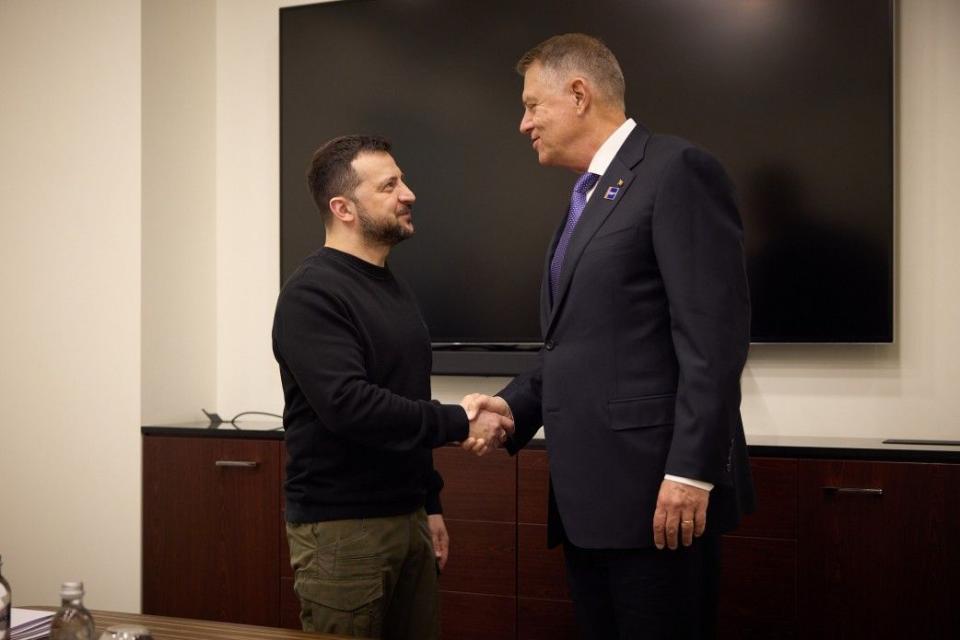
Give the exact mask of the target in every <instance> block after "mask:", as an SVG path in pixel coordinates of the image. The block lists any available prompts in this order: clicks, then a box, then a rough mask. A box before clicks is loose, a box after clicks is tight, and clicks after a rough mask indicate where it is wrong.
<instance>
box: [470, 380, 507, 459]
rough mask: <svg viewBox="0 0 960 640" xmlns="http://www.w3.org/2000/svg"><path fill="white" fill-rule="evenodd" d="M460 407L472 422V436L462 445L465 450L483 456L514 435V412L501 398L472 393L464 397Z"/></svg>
mask: <svg viewBox="0 0 960 640" xmlns="http://www.w3.org/2000/svg"><path fill="white" fill-rule="evenodd" d="M460 406H461V407H463V410H464V411H466V412H467V419H468V420H469V421H470V436H469V437H468V438H467V439H466V440H464V441H463V442H462V443H460V446H461V447H463V448H464V450H466V451H472V452H474V453H475V454H477V455H478V456H482V455H483V454H485V453H487V452H488V451H490V450H491V449H496V448H497V447H499V446H500V445H501V444H503V443H504V442H506V441H507V438H508V437H510V436H511V435H512V434H513V431H514V424H513V412H512V411H510V407H509V406H508V405H507V401H506V400H504V399H503V398H501V397H500V396H486V395H483V394H481V393H471V394H470V395H467V396H464V398H463V400H461V401H460Z"/></svg>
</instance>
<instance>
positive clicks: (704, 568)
mask: <svg viewBox="0 0 960 640" xmlns="http://www.w3.org/2000/svg"><path fill="white" fill-rule="evenodd" d="M563 550H564V555H565V558H566V564H567V579H568V581H569V583H570V592H571V594H572V596H573V602H574V608H575V610H576V615H577V624H578V625H579V627H580V632H581V637H583V638H585V639H588V640H594V639H595V640H616V639H619V640H635V639H639V638H642V639H644V640H648V639H649V640H701V639H703V638H713V637H715V635H716V619H717V596H718V593H719V578H720V537H719V536H717V535H709V534H706V535H704V536H703V537H701V538H697V539H695V540H694V543H693V545H692V546H690V547H683V546H682V545H681V546H680V547H678V548H677V550H676V551H671V550H669V549H663V550H658V549H656V548H653V547H651V548H649V549H581V548H579V547H575V546H574V545H572V544H571V543H570V542H569V541H565V542H564V546H563Z"/></svg>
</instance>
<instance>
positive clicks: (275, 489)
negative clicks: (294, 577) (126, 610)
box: [143, 436, 280, 625]
mask: <svg viewBox="0 0 960 640" xmlns="http://www.w3.org/2000/svg"><path fill="white" fill-rule="evenodd" d="M279 446H280V443H278V442H271V441H256V440H226V439H199V438H173V437H159V436H151V437H147V438H144V440H143V611H144V613H152V614H158V615H172V616H180V617H189V618H201V619H206V620H225V621H231V622H242V623H248V624H262V625H276V624H277V622H278V621H279V611H278V608H279V585H280V575H279V568H278V563H277V558H278V557H279V555H280V550H279V547H278V542H279V539H278V537H277V535H276V531H277V529H276V517H277V514H278V513H279V511H280V502H279V501H280V482H279V479H280V472H279V469H278V464H279V454H278V447H279ZM217 460H233V461H254V462H256V463H257V466H256V467H255V468H242V467H218V466H215V462H216V461H217ZM254 602H255V603H257V606H250V603H254Z"/></svg>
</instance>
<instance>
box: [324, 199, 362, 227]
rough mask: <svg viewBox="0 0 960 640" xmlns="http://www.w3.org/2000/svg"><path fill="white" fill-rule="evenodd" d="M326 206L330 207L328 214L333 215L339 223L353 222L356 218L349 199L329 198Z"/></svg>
mask: <svg viewBox="0 0 960 640" xmlns="http://www.w3.org/2000/svg"><path fill="white" fill-rule="evenodd" d="M327 206H329V207H330V213H332V214H333V217H334V218H336V219H337V220H340V221H341V222H353V219H354V217H355V216H356V213H355V212H354V210H353V202H351V201H350V199H349V198H344V197H343V196H336V197H333V198H330V202H329V203H327Z"/></svg>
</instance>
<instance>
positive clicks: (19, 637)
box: [10, 607, 53, 640]
mask: <svg viewBox="0 0 960 640" xmlns="http://www.w3.org/2000/svg"><path fill="white" fill-rule="evenodd" d="M51 620H53V612H52V611H34V610H33V609H17V608H16V607H14V608H13V609H11V610H10V640H42V639H43V638H49V637H50V621H51Z"/></svg>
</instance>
